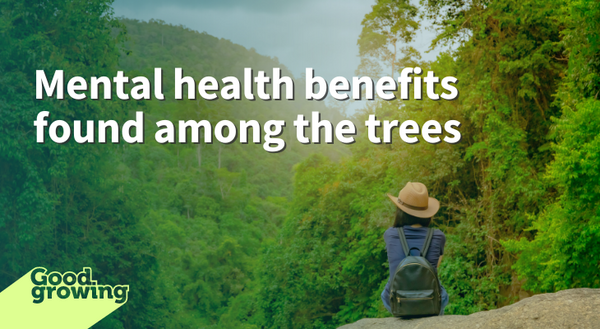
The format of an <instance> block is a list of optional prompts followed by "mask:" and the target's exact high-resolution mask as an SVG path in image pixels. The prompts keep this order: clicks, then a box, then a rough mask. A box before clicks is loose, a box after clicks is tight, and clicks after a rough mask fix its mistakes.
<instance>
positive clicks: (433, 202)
mask: <svg viewBox="0 0 600 329" xmlns="http://www.w3.org/2000/svg"><path fill="white" fill-rule="evenodd" d="M387 196H388V198H390V200H392V202H393V203H394V204H395V205H396V207H398V208H400V209H402V211H404V212H405V213H407V214H409V215H413V216H415V217H419V218H430V217H433V215H435V214H436V213H437V212H438V210H440V202H439V201H438V200H437V199H435V198H431V197H430V198H429V205H428V206H427V209H425V210H415V209H411V208H408V207H407V206H405V205H403V204H400V203H399V202H398V197H395V196H393V195H391V194H388V195H387Z"/></svg>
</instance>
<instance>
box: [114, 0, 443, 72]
mask: <svg viewBox="0 0 600 329" xmlns="http://www.w3.org/2000/svg"><path fill="white" fill-rule="evenodd" d="M374 3H375V1H374V0H295V1H289V0H279V1H278V0H254V1H250V0H218V1H216V0H214V1H209V0H200V1H193V0H170V1H168V2H167V1H158V0H145V1H140V0H115V2H114V5H113V7H114V10H115V15H116V16H117V17H119V16H124V17H127V18H135V19H139V20H146V21H147V20H149V19H151V18H155V19H161V20H163V21H165V22H167V23H170V24H174V25H179V24H181V25H184V26H186V27H188V28H191V29H193V30H197V31H199V32H202V31H206V32H207V33H208V34H210V35H213V36H216V37H219V38H224V39H229V40H231V41H232V42H234V43H237V44H240V45H242V46H244V47H246V48H254V49H256V51H257V52H258V53H259V54H263V55H267V56H271V57H277V58H278V59H279V61H280V62H281V63H283V64H284V65H286V66H287V67H288V68H289V69H290V70H291V71H292V72H293V74H294V76H296V77H299V76H300V74H301V73H303V72H304V69H305V68H306V67H313V68H314V69H315V73H316V74H317V75H320V76H322V77H325V78H326V79H327V80H329V79H331V78H333V77H335V76H340V75H341V76H345V77H347V78H351V77H352V76H353V75H354V71H355V70H356V68H357V66H358V64H359V62H360V61H359V58H358V46H357V45H356V41H357V39H358V36H359V34H360V31H361V24H360V23H361V21H362V19H363V17H364V15H365V14H366V13H368V12H369V11H370V10H371V6H372V5H373V4H374ZM431 36H432V34H431V32H424V33H421V34H420V37H419V40H418V41H417V42H415V44H414V45H413V46H415V47H416V48H417V49H418V50H420V51H421V52H422V54H423V58H424V59H428V60H429V59H434V58H435V55H436V54H437V52H432V53H430V54H425V53H424V52H425V51H426V50H427V49H428V46H429V43H430V41H431Z"/></svg>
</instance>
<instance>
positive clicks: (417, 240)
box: [381, 182, 448, 315]
mask: <svg viewBox="0 0 600 329" xmlns="http://www.w3.org/2000/svg"><path fill="white" fill-rule="evenodd" d="M388 197H389V198H390V199H391V200H392V202H393V203H394V204H395V205H396V218H395V220H394V225H393V226H392V227H390V228H389V229H387V231H385V233H384V235H383V238H384V240H385V245H386V249H387V255H388V263H389V265H390V278H389V279H388V282H387V284H386V285H385V288H384V289H383V292H382V293H381V299H382V300H383V305H384V306H385V308H386V309H387V310H388V311H389V312H390V313H391V312H392V310H391V306H390V284H391V281H392V278H393V276H394V272H395V271H396V268H397V267H398V264H400V262H401V261H402V260H403V259H404V258H405V257H406V255H405V254H404V250H403V249H402V247H401V244H400V236H399V235H398V229H397V228H398V227H402V229H403V230H404V235H405V236H406V241H407V243H408V247H409V248H413V247H416V248H418V249H421V248H422V247H423V244H424V242H425V238H426V236H427V227H429V224H430V223H431V217H433V215H435V214H436V213H437V211H438V210H439V209H440V203H439V201H438V200H436V199H434V198H430V197H429V194H428V192H427V187H425V185H423V184H421V183H411V182H409V183H407V184H406V186H405V187H404V188H403V189H402V190H401V191H400V194H399V195H398V197H394V196H392V195H389V194H388ZM445 244H446V236H445V235H444V233H443V232H442V231H440V230H438V229H436V230H434V232H433V237H432V239H431V245H430V247H429V250H428V251H427V255H425V258H426V259H427V260H428V261H429V262H430V263H431V266H433V268H434V269H435V271H436V274H437V268H438V267H439V266H440V264H441V263H442V258H443V255H444V245H445ZM415 252H416V250H413V253H412V255H415ZM440 288H441V300H442V305H441V311H440V315H444V308H445V307H446V305H448V293H447V292H446V289H445V288H444V287H443V286H442V285H441V283H440Z"/></svg>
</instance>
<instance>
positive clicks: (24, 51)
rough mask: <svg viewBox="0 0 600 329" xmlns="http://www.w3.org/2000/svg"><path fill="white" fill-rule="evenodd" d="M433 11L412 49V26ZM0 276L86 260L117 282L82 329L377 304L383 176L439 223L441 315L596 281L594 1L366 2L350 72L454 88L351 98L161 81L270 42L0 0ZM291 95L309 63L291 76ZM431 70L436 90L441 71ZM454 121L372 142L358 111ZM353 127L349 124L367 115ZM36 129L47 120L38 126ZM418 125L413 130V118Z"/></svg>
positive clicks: (254, 324)
mask: <svg viewBox="0 0 600 329" xmlns="http://www.w3.org/2000/svg"><path fill="white" fill-rule="evenodd" d="M430 25H431V26H432V27H434V28H435V31H436V38H435V39H434V41H433V44H432V45H431V47H432V48H433V47H448V49H449V50H447V51H444V52H442V53H441V54H440V55H439V56H438V57H437V58H436V60H434V61H424V60H422V59H421V54H420V53H419V52H418V51H417V50H415V49H414V48H412V47H411V46H410V43H411V42H412V41H414V40H415V38H417V37H418V34H417V33H418V31H419V29H423V28H426V27H428V26H430ZM0 33H1V34H2V36H3V37H2V38H0V91H1V92H0V129H1V130H0V131H1V133H0V291H1V290H3V289H4V288H6V287H8V286H9V285H10V284H12V283H13V282H14V281H16V280H17V279H18V278H20V277H21V276H22V275H24V274H25V273H27V272H28V271H29V270H31V269H32V268H34V267H37V266H44V267H46V268H48V269H50V270H59V271H67V270H72V271H77V270H81V268H82V267H83V266H88V267H92V268H93V269H94V274H95V277H97V278H98V279H99V280H101V281H102V282H106V283H107V284H120V283H127V284H129V285H130V287H131V288H130V294H129V300H128V302H127V303H126V304H125V305H124V306H123V307H121V308H119V309H118V310H117V311H116V312H114V313H113V314H111V315H110V316H108V317H106V318H105V319H103V320H101V321H100V322H98V323H97V324H96V325H95V326H94V328H98V329H102V328H117V329H118V328H248V329H250V328H256V329H257V328H265V329H267V328H335V327H337V326H339V325H342V324H345V323H350V322H353V321H356V320H358V319H361V318H365V317H385V316H389V314H386V312H387V311H385V309H384V307H383V305H382V303H381V300H380V297H379V295H380V293H381V290H382V288H383V286H384V285H385V283H386V280H387V276H388V275H387V273H389V272H388V268H387V266H388V264H387V256H386V252H385V245H384V241H383V232H384V231H385V230H386V229H387V228H388V227H389V226H390V225H391V224H392V218H393V215H394V208H393V205H392V204H391V203H390V202H389V201H388V200H387V197H386V196H385V194H386V193H391V194H396V193H398V190H399V188H400V187H401V186H403V185H404V184H406V182H408V181H419V182H422V183H424V184H426V185H427V186H428V188H429V192H430V195H432V196H434V197H436V198H437V199H439V200H440V202H441V204H442V208H441V210H440V212H439V213H438V214H437V215H436V217H434V218H433V225H434V226H435V227H437V228H440V229H442V230H443V231H444V232H445V234H446V237H447V244H446V248H445V255H444V261H443V262H442V264H441V267H440V269H439V275H440V280H441V281H442V283H443V284H444V286H445V287H446V289H447V290H448V293H449V295H450V304H449V305H448V307H447V308H446V314H470V313H473V312H477V311H481V310H490V309H495V308H499V307H502V306H505V305H508V304H511V303H513V302H516V301H518V300H519V299H521V298H524V297H527V296H531V295H532V294H538V293H544V292H554V291H558V290H562V289H569V288H576V287H591V288H600V271H599V269H600V253H598V252H597V251H598V250H600V188H599V187H598V186H600V133H599V132H600V116H599V115H598V113H600V101H599V100H598V96H599V95H600V2H598V1H595V0H550V1H538V0H521V1H515V0H492V1H488V0H486V1H480V0H471V1H464V0H427V1H426V0H421V1H420V2H418V3H417V2H415V1H412V2H411V1H408V0H376V1H374V3H373V6H372V10H371V12H368V13H365V17H364V20H363V22H362V33H361V34H360V35H358V36H357V44H358V46H359V51H360V58H361V65H360V66H359V67H358V68H357V74H359V75H365V76H370V77H372V78H373V79H376V78H378V77H381V76H384V75H396V76H397V75H398V74H399V72H401V70H402V69H403V68H404V67H415V66H419V67H421V68H422V69H423V71H428V70H431V71H434V72H435V73H436V75H438V76H453V77H457V78H458V80H459V82H458V84H457V87H458V90H459V91H460V96H459V97H458V98H456V99H454V100H451V101H448V100H438V101H435V100H431V99H423V100H418V99H409V100H403V99H400V97H398V98H397V99H395V100H391V101H382V100H375V101H372V102H369V103H368V105H367V106H366V107H365V108H364V109H361V110H358V111H356V112H353V113H349V112H348V111H344V110H343V109H342V108H338V107H335V106H330V105H329V104H327V103H326V102H319V101H314V100H313V101H308V100H304V99H303V98H302V97H297V98H296V99H295V100H293V101H292V100H281V101H278V102H264V101H254V102H253V101H248V100H239V101H232V102H228V101H225V100H222V99H221V100H215V101H206V100H203V99H201V98H197V99H195V100H187V99H186V100H177V101H176V100H174V97H173V96H174V92H175V91H174V89H173V84H170V83H167V81H173V80H174V76H173V72H174V68H175V67H183V68H185V74H186V75H190V76H194V77H201V76H207V75H210V76H214V77H225V76H235V77H237V78H238V79H240V80H241V79H242V77H243V73H244V72H243V70H244V68H245V67H252V68H253V69H254V70H256V71H258V70H262V71H266V72H270V71H272V70H273V68H275V67H279V68H282V74H283V75H286V76H293V75H292V73H291V72H290V71H289V70H288V69H287V68H286V67H285V63H279V60H278V59H277V58H272V57H268V56H264V55H260V54H258V53H257V52H256V51H255V50H254V49H252V48H251V49H247V48H245V47H243V46H240V45H237V44H234V43H232V42H230V41H228V40H225V39H219V38H216V37H213V36H211V35H208V34H207V33H204V32H203V33H200V32H197V31H193V30H190V29H188V28H186V27H184V26H174V25H170V24H166V23H165V22H163V21H160V20H150V21H148V22H143V21H136V20H132V19H127V18H122V17H115V16H114V14H113V11H112V8H111V1H107V0H86V1H82V0H71V1H56V0H48V1H45V2H43V3H41V2H34V1H28V0H3V1H0ZM155 67H161V68H163V70H164V77H163V79H164V81H165V84H164V85H165V90H164V93H165V95H166V96H165V98H166V100H165V101H160V100H156V99H154V100H139V101H121V100H118V99H116V98H113V99H112V100H107V99H100V100H90V99H89V97H88V99H86V100H82V101H75V100H72V99H64V100H57V99H56V98H48V97H47V98H45V99H44V100H36V99H35V88H34V87H33V86H34V85H35V72H36V70H44V71H45V72H46V74H47V75H49V74H50V73H52V72H54V71H55V70H64V74H65V80H68V79H69V78H71V77H74V76H82V77H91V76H114V74H115V72H116V71H117V70H122V71H124V72H125V75H127V76H147V77H152V76H153V74H154V68H155ZM294 80H295V82H296V84H295V86H296V93H298V94H299V95H303V94H304V90H303V88H304V83H303V78H302V77H294ZM436 88H439V90H437V91H438V93H441V92H442V91H443V90H442V89H441V87H439V86H438V87H436ZM41 111H48V112H49V113H51V115H52V118H53V119H60V120H65V121H67V122H73V121H74V120H108V119H115V120H117V121H118V122H121V123H122V122H124V121H126V120H129V119H133V118H134V117H135V112H136V111H143V112H144V114H145V116H144V118H145V119H144V120H145V121H146V122H147V123H149V124H146V129H147V132H146V133H147V134H148V136H153V135H154V134H155V133H156V125H155V124H154V123H156V122H158V121H160V120H170V121H173V122H175V121H177V120H207V121H209V122H210V123H211V124H215V123H216V122H218V121H220V120H230V121H232V122H239V121H241V120H257V121H258V122H260V123H261V124H263V123H264V122H266V121H268V120H285V121H286V122H290V123H291V122H292V121H293V120H294V119H295V118H296V117H297V116H298V115H299V114H302V115H304V116H306V117H308V116H309V115H310V114H311V112H312V111H319V112H320V113H322V115H323V118H326V119H328V120H330V121H331V122H334V123H335V122H339V121H341V120H352V121H353V122H356V123H357V127H359V131H358V134H357V136H356V137H355V138H356V142H355V143H353V144H349V145H345V144H341V143H334V144H316V145H304V144H301V143H299V142H297V141H296V139H295V136H294V133H293V130H290V129H288V130H286V131H285V132H284V134H283V135H282V136H280V137H281V138H283V139H285V140H286V143H287V147H286V149H285V150H284V151H283V152H279V153H268V152H265V151H264V149H263V146H262V145H261V144H254V143H249V144H240V143H231V144H225V143H219V142H218V141H214V142H213V143H212V144H205V143H202V139H203V136H202V134H201V135H200V137H199V138H200V143H197V144H194V143H187V144H181V143H173V144H170V143H166V144H159V143H156V142H155V141H153V140H152V138H149V139H148V140H147V141H146V143H143V144H133V145H130V144H127V143H120V144H111V143H108V144H78V143H75V142H74V141H69V142H67V143H65V144H56V143H52V142H47V143H44V144H41V143H36V142H35V138H36V131H35V127H34V126H33V121H34V120H35V118H36V117H37V114H38V113H39V112H41ZM370 115H375V116H376V117H377V119H378V120H398V121H401V122H402V121H406V120H415V121H416V122H417V123H418V124H420V125H422V124H423V123H424V122H426V121H428V120H437V121H438V122H447V121H449V120H458V121H460V123H461V126H460V128H458V129H459V130H460V133H461V135H462V139H461V141H460V142H459V143H456V144H449V143H439V144H430V143H427V142H424V141H421V142H419V143H416V144H407V143H404V142H403V141H402V140H400V138H399V137H395V138H394V139H393V142H392V143H383V144H373V143H371V142H370V141H369V140H368V137H367V134H366V132H365V131H364V126H363V125H362V124H361V123H362V122H364V121H366V120H367V119H368V118H369V116H370ZM361 126H362V128H361ZM46 138H47V136H46ZM419 138H421V137H419Z"/></svg>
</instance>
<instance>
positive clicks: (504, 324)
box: [339, 288, 600, 329]
mask: <svg viewBox="0 0 600 329" xmlns="http://www.w3.org/2000/svg"><path fill="white" fill-rule="evenodd" d="M342 328H343V329H392V328H393V329H416V328H428V329H429V328H431V329H435V328H440V329H454V328H456V329H463V328H482V329H484V328H486V329H487V328H490V329H493V328H498V329H500V328H506V329H509V328H519V329H525V328H543V329H554V328H561V329H562V328H578V329H583V328H600V289H588V288H581V289H569V290H563V291H559V292H557V293H552V294H541V295H535V296H532V297H529V298H525V299H523V300H521V301H519V302H517V303H515V304H512V305H509V306H505V307H502V308H499V309H497V310H491V311H484V312H478V313H474V314H471V315H445V316H436V317H430V318H421V319H414V320H402V319H398V318H381V319H362V320H359V321H357V322H355V323H351V324H347V325H345V326H342V327H340V328H339V329H342Z"/></svg>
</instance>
